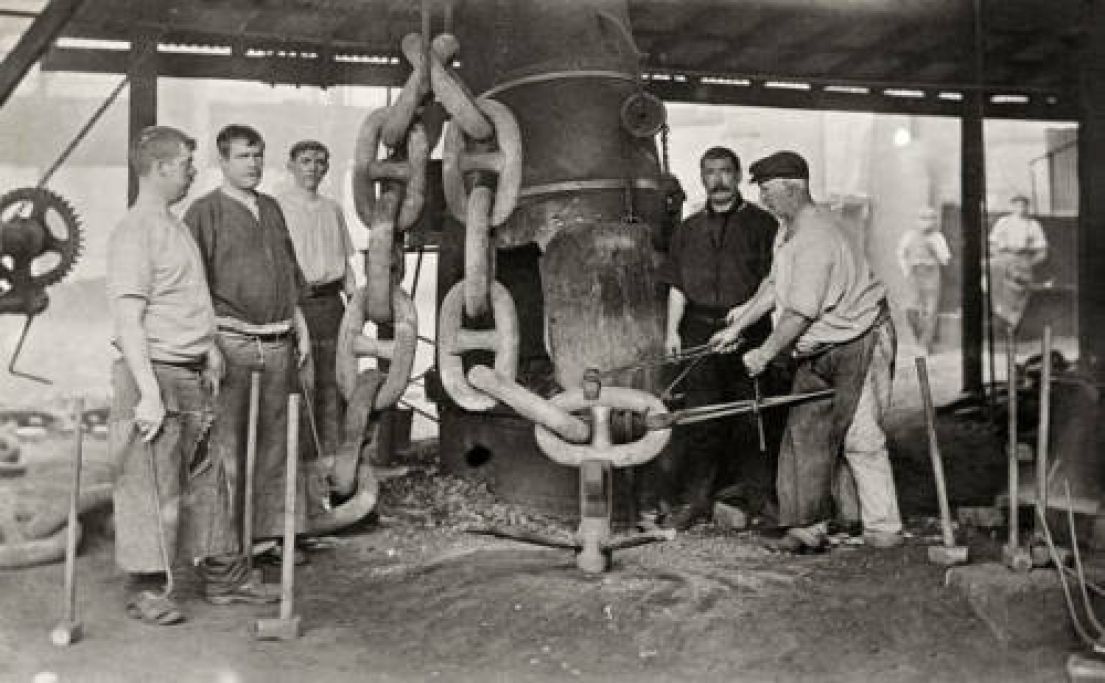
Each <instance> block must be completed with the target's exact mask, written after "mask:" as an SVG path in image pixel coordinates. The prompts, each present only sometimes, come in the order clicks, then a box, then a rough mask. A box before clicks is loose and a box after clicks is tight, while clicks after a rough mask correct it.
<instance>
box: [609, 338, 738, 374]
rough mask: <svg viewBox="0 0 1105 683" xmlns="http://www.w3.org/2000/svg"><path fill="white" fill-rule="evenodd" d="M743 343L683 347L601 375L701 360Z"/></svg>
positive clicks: (731, 349)
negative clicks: (721, 345)
mask: <svg viewBox="0 0 1105 683" xmlns="http://www.w3.org/2000/svg"><path fill="white" fill-rule="evenodd" d="M740 344H741V340H739V339H738V340H737V341H736V342H734V343H732V344H730V345H728V346H725V347H722V348H721V349H718V348H714V347H713V346H711V345H710V344H700V345H699V346H691V347H688V348H685V349H681V350H680V351H679V352H678V353H671V354H666V355H663V356H656V357H653V358H646V359H645V360H642V361H637V362H636V363H629V364H628V365H622V366H621V367H617V368H613V369H611V370H604V371H602V372H600V373H599V377H600V378H602V379H606V378H609V377H613V376H614V375H617V374H620V373H623V372H628V371H630V370H644V369H645V368H658V367H663V366H665V365H678V364H679V363H685V362H687V361H693V360H700V359H702V358H705V357H706V356H712V355H714V354H721V353H732V352H733V351H735V350H736V349H737V348H738V347H739V346H740Z"/></svg>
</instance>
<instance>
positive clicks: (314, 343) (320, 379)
mask: <svg viewBox="0 0 1105 683" xmlns="http://www.w3.org/2000/svg"><path fill="white" fill-rule="evenodd" d="M287 168H288V172H289V173H290V174H291V177H292V183H291V185H290V186H288V187H286V188H284V189H283V190H282V191H281V192H279V193H278V194H277V195H276V201H277V202H278V203H279V204H280V208H281V210H283V212H284V220H285V221H286V222H287V225H288V232H289V234H290V235H291V238H292V245H293V246H294V247H295V255H296V260H298V262H299V267H300V268H301V269H302V271H303V277H304V278H305V279H306V280H307V287H306V291H305V294H304V296H303V299H302V301H301V302H300V308H301V309H302V311H303V317H304V318H305V319H306V321H307V328H308V329H309V330H310V333H311V358H312V360H313V361H314V363H313V365H314V373H313V377H311V378H309V380H310V381H309V382H307V384H309V385H310V386H311V388H312V389H313V391H311V392H309V393H311V394H312V395H311V396H310V400H311V405H309V406H306V408H307V410H311V411H312V414H313V418H311V419H313V421H314V427H312V425H310V424H307V425H305V426H304V429H302V430H301V434H302V435H303V436H304V437H306V438H304V439H301V441H302V443H303V445H304V450H303V452H304V453H305V454H308V453H312V452H314V451H315V443H314V439H313V438H312V435H311V430H312V429H314V430H315V431H317V434H318V440H319V444H318V445H319V446H320V447H321V450H322V452H321V453H316V454H315V457H316V458H318V457H322V456H325V455H333V454H334V453H336V452H337V450H338V445H339V443H340V441H341V434H340V431H339V429H340V425H341V424H342V420H343V413H344V410H345V406H344V401H343V400H342V397H341V393H340V392H339V391H338V384H337V379H336V376H335V366H336V359H337V339H338V329H339V328H340V327H341V319H342V315H343V314H344V313H345V303H344V302H343V301H342V294H343V293H344V294H345V297H346V301H349V300H352V298H353V295H354V294H355V293H356V291H357V280H356V278H355V276H354V275H353V267H352V265H351V264H350V262H349V259H350V257H351V256H352V255H353V244H352V242H351V241H350V239H349V230H348V229H347V228H346V224H345V215H344V214H343V212H342V209H341V206H339V205H338V203H337V202H335V201H334V200H333V199H330V198H329V197H326V196H323V195H322V194H319V191H318V188H319V185H320V184H321V183H322V180H323V178H325V177H326V173H327V172H328V171H329V170H330V150H329V149H327V148H326V145H324V144H322V143H321V142H318V141H317V140H301V141H299V142H297V143H295V144H294V145H292V148H291V150H290V151H289V153H288V163H287ZM307 371H309V370H307ZM305 414H306V413H305ZM308 491H309V493H308V498H309V500H308V505H309V506H311V508H309V510H308V513H309V514H310V513H311V512H319V511H320V510H321V509H320V508H318V507H317V504H318V503H319V501H318V500H316V498H318V497H319V496H321V495H322V494H323V492H321V491H316V490H314V487H308Z"/></svg>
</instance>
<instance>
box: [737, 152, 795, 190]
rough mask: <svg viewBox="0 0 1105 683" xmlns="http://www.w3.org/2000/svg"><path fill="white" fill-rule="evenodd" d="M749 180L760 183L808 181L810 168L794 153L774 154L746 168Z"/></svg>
mask: <svg viewBox="0 0 1105 683" xmlns="http://www.w3.org/2000/svg"><path fill="white" fill-rule="evenodd" d="M748 173H749V176H750V178H749V179H750V180H751V181H752V182H754V183H762V182H766V181H768V180H774V179H776V178H794V179H798V180H809V179H810V167H809V164H807V163H806V160H805V159H803V158H802V156H801V155H799V154H797V153H795V152H776V153H774V154H772V155H770V156H766V157H764V158H763V159H760V160H759V161H757V162H755V163H754V164H752V165H751V166H749V167H748Z"/></svg>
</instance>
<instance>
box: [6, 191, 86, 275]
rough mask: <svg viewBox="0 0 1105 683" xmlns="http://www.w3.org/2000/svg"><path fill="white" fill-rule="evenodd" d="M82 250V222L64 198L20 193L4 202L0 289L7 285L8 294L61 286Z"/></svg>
mask: <svg viewBox="0 0 1105 683" xmlns="http://www.w3.org/2000/svg"><path fill="white" fill-rule="evenodd" d="M82 247H83V235H82V233H81V221H80V218H79V217H78V216H77V212H76V211H74V210H73V207H72V206H70V205H69V202H67V201H65V200H64V199H62V198H61V196H60V195H58V194H56V193H54V192H51V191H50V190H47V189H45V188H41V187H21V188H18V189H15V190H12V191H10V192H8V193H7V194H5V195H3V196H2V197H0V283H2V282H3V281H5V280H6V281H7V285H8V288H9V289H18V288H22V287H32V288H35V289H41V288H43V287H48V286H50V285H53V284H57V283H58V282H61V280H62V279H63V278H64V277H65V276H66V275H68V274H69V272H70V271H71V270H72V269H73V266H74V265H75V264H76V262H77V258H78V257H80V255H81V249H82ZM48 255H54V257H55V258H53V259H45V258H44V257H46V256H48ZM40 259H42V260H44V261H46V263H44V264H39V263H37V262H38V261H39V260H40ZM0 291H2V290H0Z"/></svg>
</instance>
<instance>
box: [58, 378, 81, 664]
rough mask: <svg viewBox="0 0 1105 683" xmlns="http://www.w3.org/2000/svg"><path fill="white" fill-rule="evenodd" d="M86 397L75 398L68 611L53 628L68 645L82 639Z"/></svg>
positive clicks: (68, 532)
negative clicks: (80, 510) (80, 511)
mask: <svg viewBox="0 0 1105 683" xmlns="http://www.w3.org/2000/svg"><path fill="white" fill-rule="evenodd" d="M83 419H84V399H83V398H79V397H78V398H76V399H74V400H73V433H74V435H75V436H74V440H73V452H74V457H73V488H72V489H71V490H70V491H69V528H68V529H66V532H65V533H66V542H65V614H64V615H63V616H62V619H61V621H59V622H58V625H57V626H55V627H54V629H53V630H52V631H50V642H51V643H53V644H54V645H56V646H58V647H68V646H69V645H72V644H73V643H75V642H77V641H78V640H80V639H81V634H82V631H83V629H82V627H81V622H80V620H79V619H77V535H78V534H79V532H78V531H77V506H78V504H79V501H80V497H81V459H82V456H83V452H82V451H83V445H84V444H83V439H84V424H83V423H82V420H83Z"/></svg>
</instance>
